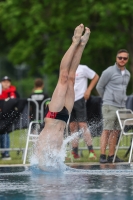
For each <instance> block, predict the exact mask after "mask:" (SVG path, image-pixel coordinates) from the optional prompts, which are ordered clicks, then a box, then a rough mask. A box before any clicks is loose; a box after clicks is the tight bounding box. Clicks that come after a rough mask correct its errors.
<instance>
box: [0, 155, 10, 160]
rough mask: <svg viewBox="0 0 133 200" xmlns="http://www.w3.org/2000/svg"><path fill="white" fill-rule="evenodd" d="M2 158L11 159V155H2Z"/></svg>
mask: <svg viewBox="0 0 133 200" xmlns="http://www.w3.org/2000/svg"><path fill="white" fill-rule="evenodd" d="M2 160H11V157H10V156H9V155H2Z"/></svg>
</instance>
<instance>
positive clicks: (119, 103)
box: [96, 49, 130, 163]
mask: <svg viewBox="0 0 133 200" xmlns="http://www.w3.org/2000/svg"><path fill="white" fill-rule="evenodd" d="M128 59H129V53H128V51H127V50H125V49H121V50H119V51H118V52H117V55H116V63H115V64H114V65H113V66H110V67H108V68H107V69H106V70H105V71H103V73H102V75H101V77H100V79H99V82H98V84H97V86H96V89H97V91H98V93H99V95H100V96H101V97H102V99H103V106H102V114H103V132H102V135H101V141H100V151H101V155H100V163H107V162H108V163H112V161H113V157H114V153H115V147H116V144H117V140H118V136H119V133H120V127H119V123H118V119H117V116H116V110H118V109H124V108H125V107H126V99H127V96H126V89H127V85H128V83H129V80H130V73H129V71H128V70H127V69H126V67H125V65H126V64H127V62H128ZM107 145H109V155H108V157H107V159H106V147H107ZM122 161H123V160H121V159H120V158H118V157H116V159H115V162H122Z"/></svg>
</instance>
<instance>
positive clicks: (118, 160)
mask: <svg viewBox="0 0 133 200" xmlns="http://www.w3.org/2000/svg"><path fill="white" fill-rule="evenodd" d="M113 158H114V155H113V156H108V158H107V161H108V163H112V162H113ZM116 162H124V160H121V159H120V158H118V156H116V158H115V163H116Z"/></svg>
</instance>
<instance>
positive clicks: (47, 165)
mask: <svg viewBox="0 0 133 200" xmlns="http://www.w3.org/2000/svg"><path fill="white" fill-rule="evenodd" d="M82 133H83V130H82V129H81V130H79V131H78V132H75V133H73V134H72V135H71V136H68V137H67V138H65V139H64V140H63V144H62V147H61V149H60V150H57V149H54V148H52V147H51V146H50V145H49V144H50V142H49V141H50V138H48V139H47V145H46V146H45V149H43V152H44V153H43V156H42V157H41V158H39V159H38V157H37V156H36V155H35V153H33V152H32V154H31V156H30V159H29V160H30V164H31V165H32V166H33V165H38V166H39V168H41V169H43V170H46V171H48V170H50V171H51V170H53V169H54V170H55V169H56V170H60V171H64V170H66V167H67V166H66V165H65V164H64V161H65V157H66V152H67V144H68V143H69V142H71V141H72V140H74V139H75V138H77V137H79V136H80V135H81V134H82ZM35 146H36V145H35Z"/></svg>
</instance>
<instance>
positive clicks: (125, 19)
mask: <svg viewBox="0 0 133 200" xmlns="http://www.w3.org/2000/svg"><path fill="white" fill-rule="evenodd" d="M132 13H133V1H132V0H128V1H127V0H120V1H114V0H112V1H111V2H109V1H106V0H101V1H99V0H80V1H70V0H67V1H66V0H19V1H18V0H6V1H0V24H1V30H2V32H4V34H3V35H4V36H2V38H4V40H6V46H5V47H4V45H3V44H1V45H2V47H3V49H4V52H5V54H6V55H8V59H9V60H10V61H11V62H12V64H13V65H14V66H15V65H20V64H21V63H23V62H24V63H26V64H27V65H28V66H29V68H28V77H29V76H33V77H35V76H41V75H43V74H46V75H47V76H48V85H50V89H49V91H50V93H51V92H52V90H53V88H54V87H55V84H56V81H57V76H58V69H59V63H60V60H61V58H62V56H63V54H64V52H65V51H66V50H67V48H68V47H69V45H70V43H71V41H70V38H71V37H72V35H73V29H74V27H75V26H77V25H78V24H80V23H83V24H84V25H85V26H88V27H90V29H91V37H90V41H89V43H88V45H87V47H86V49H85V51H84V55H83V58H82V61H81V62H82V63H83V64H86V65H88V66H90V67H91V68H92V69H94V70H95V71H96V72H97V73H98V74H99V75H100V74H101V73H102V71H103V70H104V69H105V68H107V67H108V66H110V65H112V64H114V62H115V56H116V52H117V51H118V50H119V49H121V48H126V49H127V50H128V51H129V53H130V55H132V53H133V45H132V44H133V14H132ZM0 35H1V34H0ZM4 40H3V41H4ZM1 51H2V50H1ZM128 68H129V69H130V71H131V72H132V74H133V58H132V56H130V63H129V66H128ZM50 81H51V83H50ZM132 87H133V82H131V83H130V87H129V91H128V93H131V91H132Z"/></svg>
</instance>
